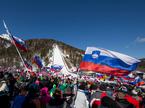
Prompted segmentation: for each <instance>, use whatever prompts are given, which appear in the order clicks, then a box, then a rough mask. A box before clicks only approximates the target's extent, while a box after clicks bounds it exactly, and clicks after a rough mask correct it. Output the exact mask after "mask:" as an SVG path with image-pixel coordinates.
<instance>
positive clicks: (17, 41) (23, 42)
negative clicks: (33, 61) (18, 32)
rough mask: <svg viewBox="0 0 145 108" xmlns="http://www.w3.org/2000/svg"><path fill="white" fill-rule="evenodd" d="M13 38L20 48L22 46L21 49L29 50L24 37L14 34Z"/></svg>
mask: <svg viewBox="0 0 145 108" xmlns="http://www.w3.org/2000/svg"><path fill="white" fill-rule="evenodd" d="M12 39H13V42H14V44H15V45H16V46H17V47H18V48H20V49H21V50H23V51H25V52H26V51H27V46H26V44H25V41H23V40H22V39H20V38H18V37H16V36H12Z"/></svg>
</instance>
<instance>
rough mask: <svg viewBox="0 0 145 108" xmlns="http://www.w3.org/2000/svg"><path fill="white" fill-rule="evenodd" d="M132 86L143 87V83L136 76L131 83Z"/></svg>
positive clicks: (144, 83)
mask: <svg viewBox="0 0 145 108" xmlns="http://www.w3.org/2000/svg"><path fill="white" fill-rule="evenodd" d="M131 84H132V85H136V86H141V85H145V82H144V81H143V80H142V79H141V78H140V77H139V76H137V77H136V78H135V79H134V81H133V82H131Z"/></svg>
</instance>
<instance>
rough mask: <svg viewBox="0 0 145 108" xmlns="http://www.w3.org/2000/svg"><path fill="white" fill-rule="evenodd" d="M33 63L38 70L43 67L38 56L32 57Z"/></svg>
mask: <svg viewBox="0 0 145 108" xmlns="http://www.w3.org/2000/svg"><path fill="white" fill-rule="evenodd" d="M33 63H35V64H36V65H37V66H38V68H40V69H41V68H42V67H43V64H42V60H41V58H40V57H39V56H38V55H35V56H34V58H33Z"/></svg>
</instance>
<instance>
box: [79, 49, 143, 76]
mask: <svg viewBox="0 0 145 108" xmlns="http://www.w3.org/2000/svg"><path fill="white" fill-rule="evenodd" d="M138 62H140V61H139V60H138V59H135V58H133V57H130V56H128V55H125V54H121V53H118V52H115V51H110V50H106V49H100V48H96V47H87V49H86V52H85V55H84V57H83V60H82V62H81V64H80V70H85V71H94V72H99V73H105V74H111V75H116V76H123V75H127V74H129V72H130V71H133V70H135V69H136V67H137V64H138Z"/></svg>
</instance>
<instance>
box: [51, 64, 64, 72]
mask: <svg viewBox="0 0 145 108" xmlns="http://www.w3.org/2000/svg"><path fill="white" fill-rule="evenodd" d="M62 68H63V66H61V65H57V64H54V65H52V66H51V71H54V72H60V71H61V69H62Z"/></svg>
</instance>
